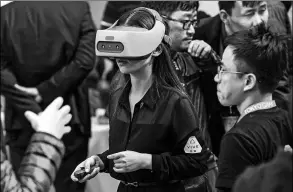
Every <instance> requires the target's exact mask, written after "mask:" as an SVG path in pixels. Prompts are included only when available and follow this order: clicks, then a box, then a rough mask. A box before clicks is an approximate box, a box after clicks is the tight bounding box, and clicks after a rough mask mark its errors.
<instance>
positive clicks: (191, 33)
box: [187, 25, 195, 36]
mask: <svg viewBox="0 0 293 192" xmlns="http://www.w3.org/2000/svg"><path fill="white" fill-rule="evenodd" d="M194 33H195V29H194V27H193V25H190V26H189V28H188V30H187V34H188V35H190V36H193V35H194Z"/></svg>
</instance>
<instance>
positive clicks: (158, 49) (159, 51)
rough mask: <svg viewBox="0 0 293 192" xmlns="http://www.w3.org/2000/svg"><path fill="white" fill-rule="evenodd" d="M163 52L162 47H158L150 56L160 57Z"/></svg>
mask: <svg viewBox="0 0 293 192" xmlns="http://www.w3.org/2000/svg"><path fill="white" fill-rule="evenodd" d="M162 51H163V48H162V45H159V46H158V47H157V48H156V49H155V50H154V51H153V52H152V56H154V57H158V56H159V55H161V53H162Z"/></svg>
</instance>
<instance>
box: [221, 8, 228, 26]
mask: <svg viewBox="0 0 293 192" xmlns="http://www.w3.org/2000/svg"><path fill="white" fill-rule="evenodd" d="M220 18H221V20H222V22H223V23H225V24H226V25H228V18H229V14H228V13H227V12H226V11H225V10H223V9H222V10H220Z"/></svg>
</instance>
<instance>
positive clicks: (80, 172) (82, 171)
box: [74, 166, 96, 180]
mask: <svg viewBox="0 0 293 192" xmlns="http://www.w3.org/2000/svg"><path fill="white" fill-rule="evenodd" d="M95 168H96V167H95V166H93V167H91V168H90V171H89V172H85V167H81V168H80V169H79V170H77V171H75V172H74V176H75V177H76V178H77V179H78V180H81V179H83V178H84V177H85V176H86V175H87V174H91V173H92V171H93V170H94V169H95Z"/></svg>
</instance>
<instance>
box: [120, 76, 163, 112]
mask: <svg viewBox="0 0 293 192" xmlns="http://www.w3.org/2000/svg"><path fill="white" fill-rule="evenodd" d="M130 89H131V81H130V80H128V81H127V83H126V85H125V86H124V88H123V90H122V94H121V96H120V98H119V104H120V105H121V106H123V107H125V108H126V109H127V110H129V111H130V104H129V93H130ZM159 98H160V93H159V85H158V81H157V78H156V77H154V81H153V83H152V85H151V87H150V88H149V90H148V91H147V92H146V94H145V95H144V96H143V98H142V99H141V100H140V101H139V102H141V103H143V105H146V106H148V107H149V108H150V109H152V110H153V109H154V107H155V105H156V103H157V101H158V99H159Z"/></svg>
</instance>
